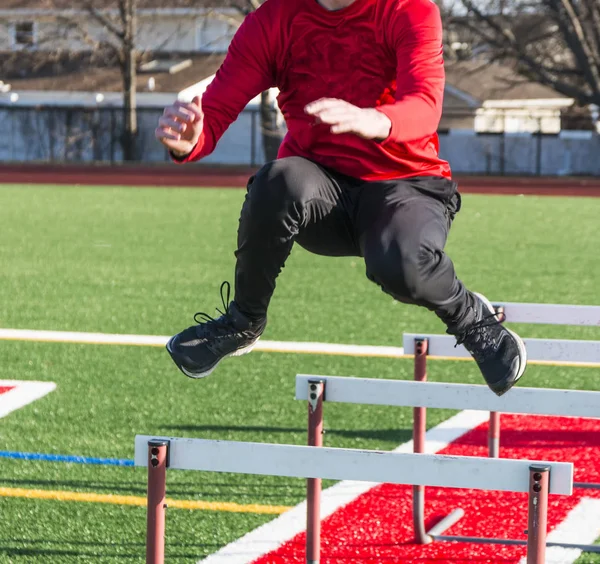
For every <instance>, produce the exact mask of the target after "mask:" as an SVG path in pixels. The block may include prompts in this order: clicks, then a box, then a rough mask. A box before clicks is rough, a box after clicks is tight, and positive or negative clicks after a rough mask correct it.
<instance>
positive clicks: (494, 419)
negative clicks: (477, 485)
mask: <svg viewBox="0 0 600 564" xmlns="http://www.w3.org/2000/svg"><path fill="white" fill-rule="evenodd" d="M493 307H494V310H495V311H496V314H497V317H498V320H499V321H500V322H502V323H504V322H505V321H507V320H508V318H507V316H506V312H505V311H504V307H503V306H499V305H495V306H493ZM488 456H489V457H490V458H499V456H500V414H499V413H497V412H495V411H490V422H489V425H488ZM573 487H575V488H585V489H589V490H600V484H598V483H593V482H573Z"/></svg>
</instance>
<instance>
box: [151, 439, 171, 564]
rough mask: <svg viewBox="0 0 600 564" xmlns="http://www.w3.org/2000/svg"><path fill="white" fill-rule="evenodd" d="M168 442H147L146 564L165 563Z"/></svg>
mask: <svg viewBox="0 0 600 564" xmlns="http://www.w3.org/2000/svg"><path fill="white" fill-rule="evenodd" d="M168 466H169V441H166V440H152V441H148V510H147V522H146V564H164V561H165V517H166V516H165V510H166V508H167V504H166V501H165V498H166V495H167V467H168Z"/></svg>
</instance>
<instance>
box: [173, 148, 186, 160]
mask: <svg viewBox="0 0 600 564" xmlns="http://www.w3.org/2000/svg"><path fill="white" fill-rule="evenodd" d="M190 153H191V151H187V152H186V151H175V150H173V149H169V154H170V155H171V157H172V158H173V160H176V161H183V160H185V159H186V158H187V157H189V155H190Z"/></svg>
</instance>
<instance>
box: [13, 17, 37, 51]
mask: <svg viewBox="0 0 600 564" xmlns="http://www.w3.org/2000/svg"><path fill="white" fill-rule="evenodd" d="M13 37H14V41H13V43H14V45H15V46H16V47H31V46H32V45H35V26H34V24H33V22H17V23H15V24H14V29H13Z"/></svg>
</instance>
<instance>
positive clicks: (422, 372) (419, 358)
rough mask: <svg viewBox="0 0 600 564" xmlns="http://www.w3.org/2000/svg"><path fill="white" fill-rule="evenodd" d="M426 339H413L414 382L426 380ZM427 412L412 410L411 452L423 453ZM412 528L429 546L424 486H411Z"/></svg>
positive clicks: (418, 409)
mask: <svg viewBox="0 0 600 564" xmlns="http://www.w3.org/2000/svg"><path fill="white" fill-rule="evenodd" d="M428 345H429V341H428V340H427V339H415V375H414V378H415V381H416V382H425V381H426V380H427V348H428ZM426 430H427V411H426V409H425V408H424V407H414V408H413V452H414V453H415V454H423V453H424V452H425V432H426ZM412 490H413V528H414V532H415V540H416V542H417V543H419V544H429V543H430V542H431V541H432V539H431V537H430V536H429V535H428V534H427V531H426V530H425V486H413V487H412Z"/></svg>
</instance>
